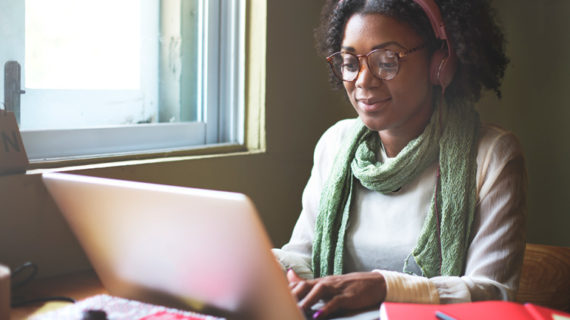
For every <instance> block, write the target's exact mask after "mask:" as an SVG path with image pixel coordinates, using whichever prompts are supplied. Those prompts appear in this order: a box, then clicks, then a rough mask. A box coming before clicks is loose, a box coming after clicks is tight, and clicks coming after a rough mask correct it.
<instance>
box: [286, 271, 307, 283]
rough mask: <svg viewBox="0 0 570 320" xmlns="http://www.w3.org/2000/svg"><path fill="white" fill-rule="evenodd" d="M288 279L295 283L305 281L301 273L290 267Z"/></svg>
mask: <svg viewBox="0 0 570 320" xmlns="http://www.w3.org/2000/svg"><path fill="white" fill-rule="evenodd" d="M287 280H289V283H294V282H299V281H303V280H305V279H303V278H301V277H299V275H298V274H297V272H295V270H293V269H289V270H287Z"/></svg>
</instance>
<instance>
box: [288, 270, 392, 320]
mask: <svg viewBox="0 0 570 320" xmlns="http://www.w3.org/2000/svg"><path fill="white" fill-rule="evenodd" d="M287 279H288V280H289V288H290V289H291V291H292V293H293V295H294V296H295V297H296V298H297V300H299V307H301V308H302V309H303V310H309V309H310V308H311V306H312V305H314V304H315V303H317V302H319V300H323V301H324V302H325V304H324V306H323V307H322V308H321V309H319V311H317V312H316V313H315V314H314V318H315V319H321V318H324V317H326V316H328V315H331V314H333V313H335V312H337V311H340V310H361V309H366V308H368V307H373V306H378V305H380V303H381V302H382V301H384V299H385V298H386V281H384V277H383V276H382V274H381V273H378V272H357V273H348V274H343V275H339V276H328V277H324V278H319V279H314V280H305V279H302V278H301V277H299V276H298V275H297V274H296V273H295V271H293V270H292V269H290V270H289V271H288V272H287Z"/></svg>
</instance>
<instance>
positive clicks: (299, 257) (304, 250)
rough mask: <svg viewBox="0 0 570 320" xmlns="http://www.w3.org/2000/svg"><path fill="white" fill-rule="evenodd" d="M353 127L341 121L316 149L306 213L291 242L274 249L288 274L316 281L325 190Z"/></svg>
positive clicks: (351, 122)
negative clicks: (320, 212)
mask: <svg viewBox="0 0 570 320" xmlns="http://www.w3.org/2000/svg"><path fill="white" fill-rule="evenodd" d="M353 125H354V120H353V119H347V120H342V121H339V122H338V123H336V124H335V125H334V126H332V127H330V128H329V129H328V130H327V131H326V132H325V133H324V134H323V135H322V137H321V138H320V139H319V142H318V143H317V145H316V147H315V152H314V157H313V169H312V170H311V176H310V178H309V181H308V182H307V185H306V186H305V189H304V191H303V196H302V205H303V209H302V211H301V214H300V215H299V218H298V220H297V223H296V224H295V227H294V229H293V233H292V235H291V239H290V240H289V242H288V243H287V244H285V245H284V246H283V247H282V248H280V249H273V254H274V255H275V256H276V258H277V260H278V261H279V263H280V264H281V266H282V268H283V269H284V270H287V269H289V268H292V269H293V270H295V272H296V273H297V274H298V275H299V276H301V277H302V278H305V279H311V278H313V270H312V251H313V238H314V229H315V220H316V217H317V214H318V207H319V199H320V197H321V190H322V188H323V185H324V183H325V181H326V179H327V177H328V174H329V172H330V168H331V167H332V165H333V162H334V158H335V156H336V153H337V151H338V150H337V148H338V145H340V142H341V141H342V139H343V138H344V136H345V135H346V133H347V132H348V130H349V129H350V128H351V127H352V126H353Z"/></svg>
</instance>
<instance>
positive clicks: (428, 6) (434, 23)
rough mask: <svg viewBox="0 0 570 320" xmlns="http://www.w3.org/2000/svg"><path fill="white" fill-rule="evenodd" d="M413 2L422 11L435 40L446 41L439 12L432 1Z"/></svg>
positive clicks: (417, 0) (416, 0) (418, 0)
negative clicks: (429, 24) (429, 23)
mask: <svg viewBox="0 0 570 320" xmlns="http://www.w3.org/2000/svg"><path fill="white" fill-rule="evenodd" d="M414 2H415V3H417V4H419V5H420V6H421V7H422V9H424V12H425V13H426V15H427V16H428V18H429V21H430V22H431V27H432V29H433V32H434V33H435V36H436V38H438V39H440V40H445V41H448V39H447V33H446V32H445V25H444V23H443V19H442V17H441V11H440V10H439V7H438V6H437V4H436V3H435V2H434V1H433V0H414ZM448 44H449V41H448Z"/></svg>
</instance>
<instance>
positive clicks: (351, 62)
mask: <svg viewBox="0 0 570 320" xmlns="http://www.w3.org/2000/svg"><path fill="white" fill-rule="evenodd" d="M330 63H331V66H332V68H333V71H334V73H335V75H336V76H337V77H338V78H339V79H341V80H344V81H352V80H354V79H356V76H357V75H358V71H359V70H360V63H359V62H358V58H357V57H356V56H355V55H352V54H350V53H345V52H339V53H336V54H334V55H332V56H331V59H330Z"/></svg>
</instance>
